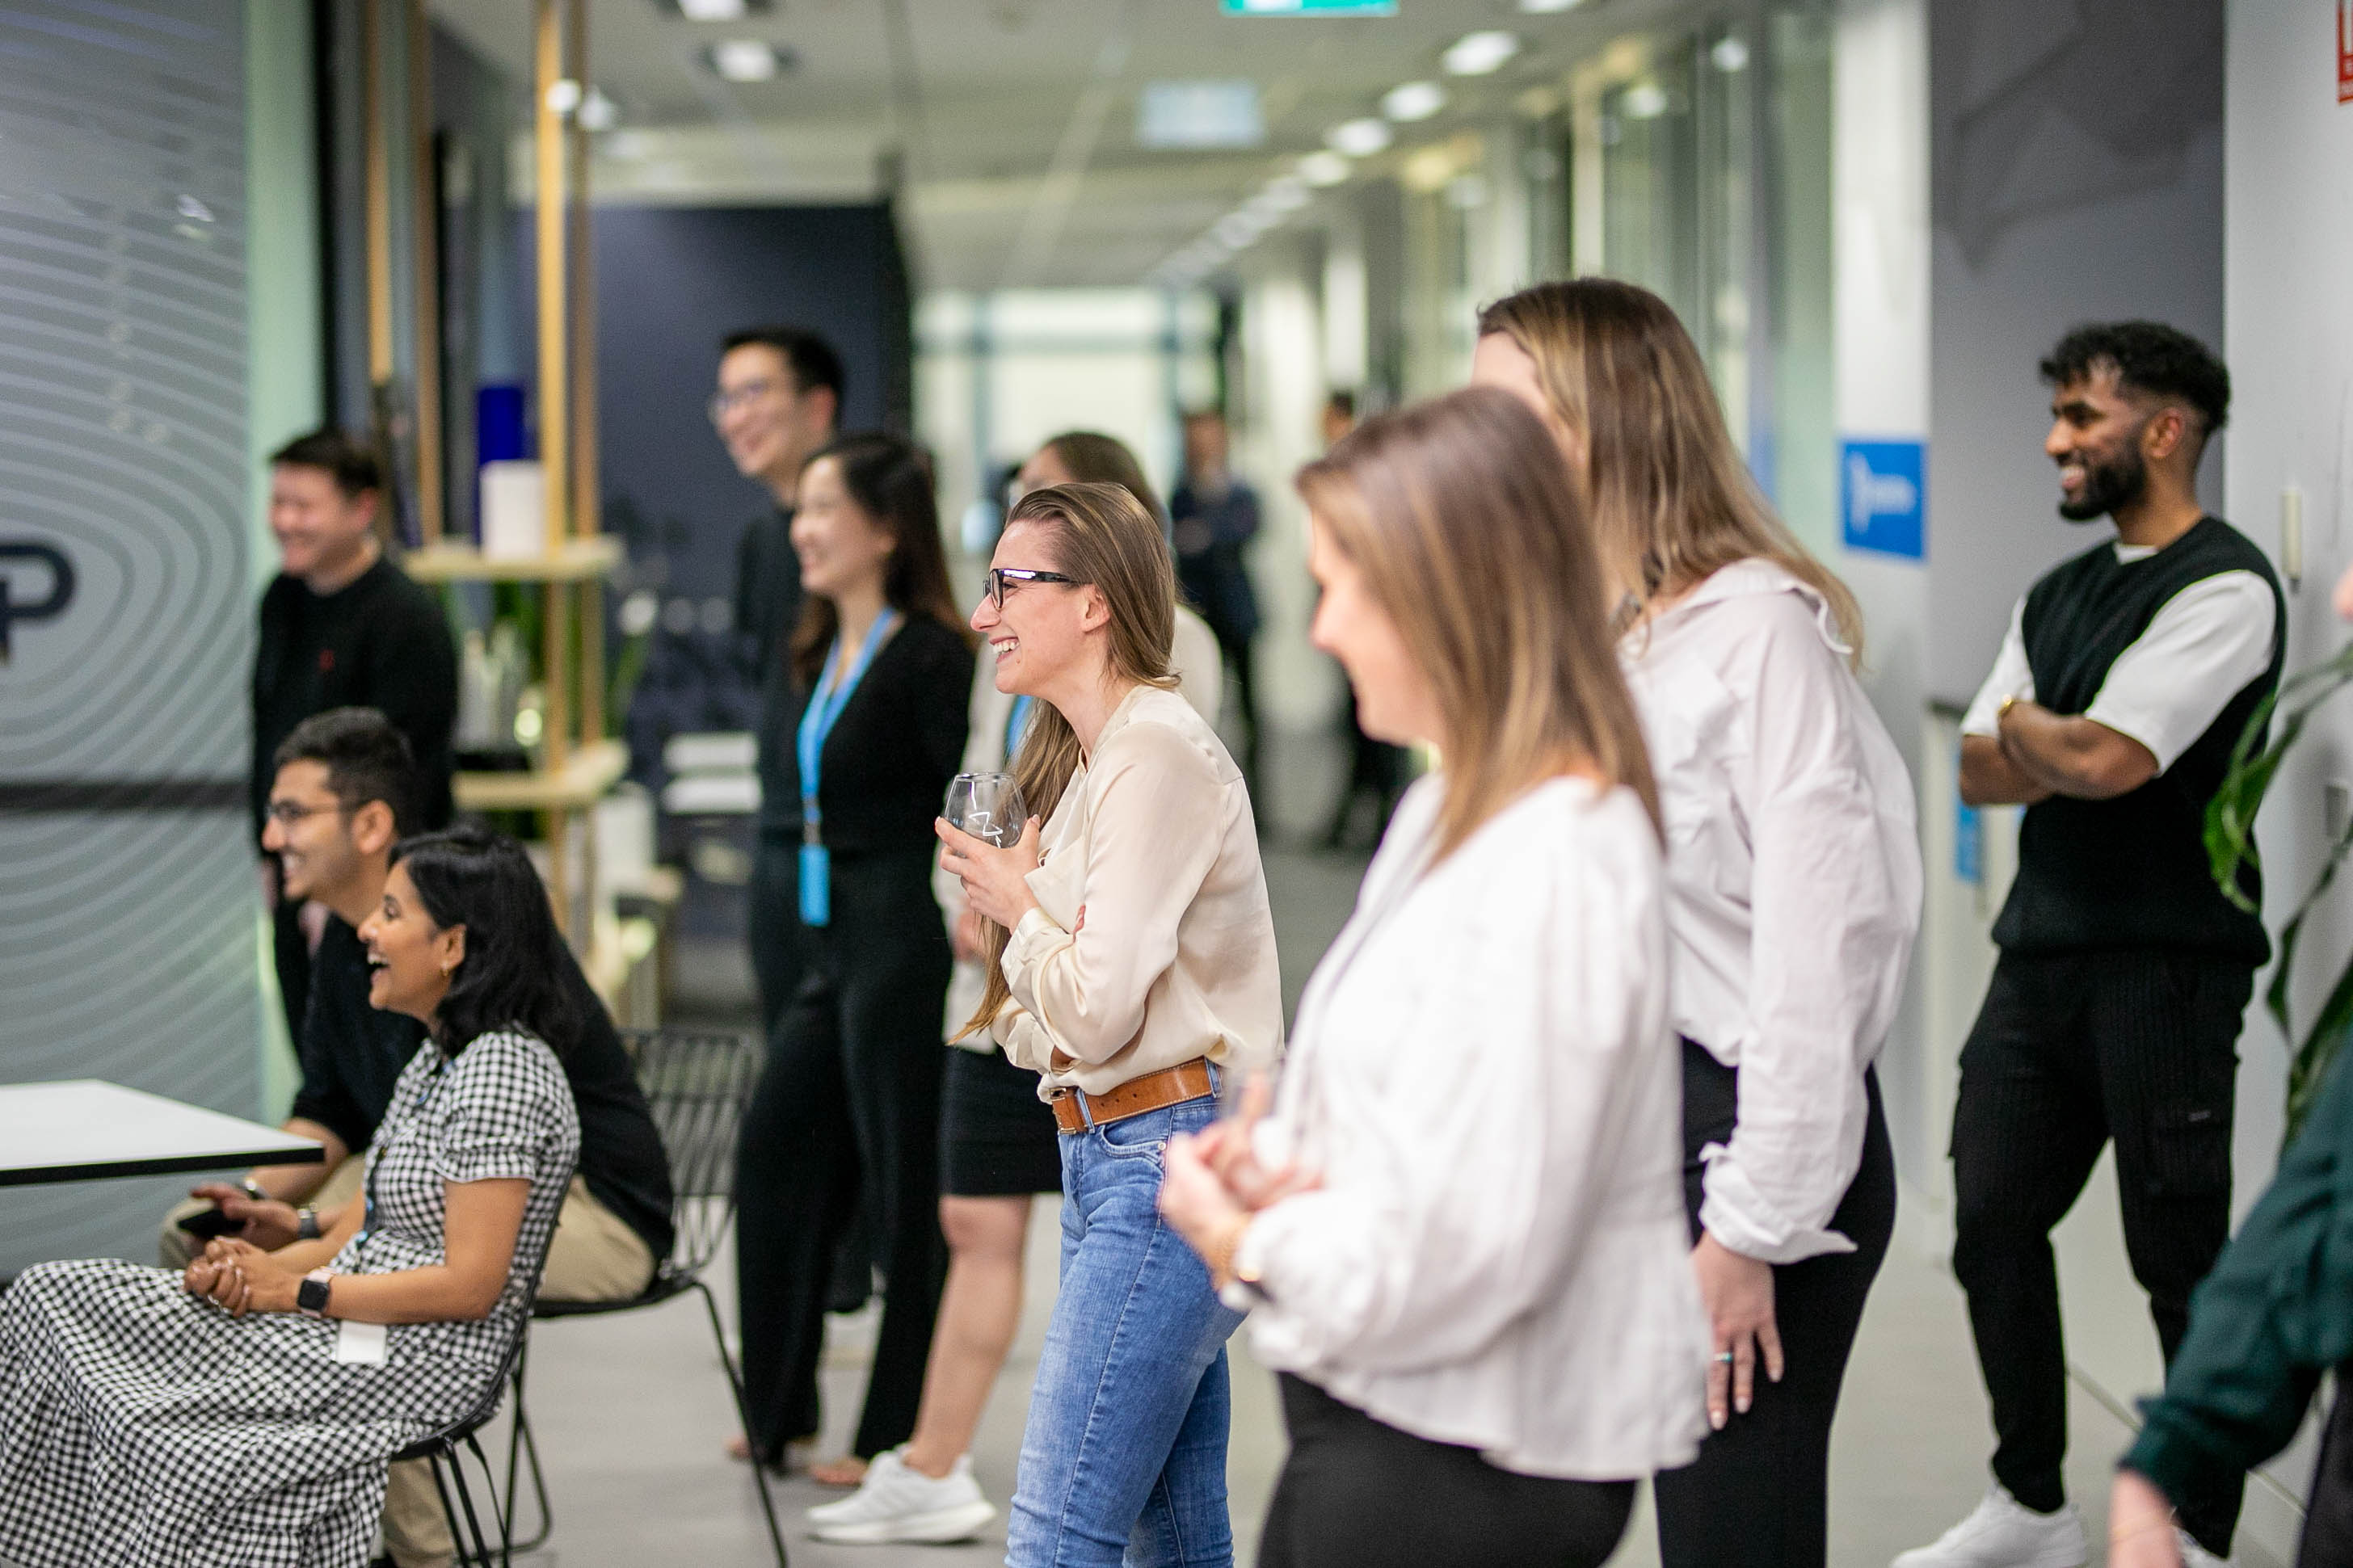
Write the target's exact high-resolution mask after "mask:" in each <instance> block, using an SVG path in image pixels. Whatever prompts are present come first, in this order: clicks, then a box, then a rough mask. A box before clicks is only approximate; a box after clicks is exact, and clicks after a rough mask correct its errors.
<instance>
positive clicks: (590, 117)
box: [580, 87, 621, 131]
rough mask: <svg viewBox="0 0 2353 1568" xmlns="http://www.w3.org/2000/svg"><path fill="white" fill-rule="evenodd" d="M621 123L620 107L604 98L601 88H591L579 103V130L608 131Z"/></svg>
mask: <svg viewBox="0 0 2353 1568" xmlns="http://www.w3.org/2000/svg"><path fill="white" fill-rule="evenodd" d="M620 122H621V106H620V105H619V104H617V103H615V102H614V101H613V100H611V99H609V98H607V97H606V96H605V89H603V88H601V87H592V88H590V89H588V96H587V97H586V98H585V99H583V100H581V102H580V129H582V130H583V131H610V130H611V129H613V127H614V126H616V125H618V124H619V123H620Z"/></svg>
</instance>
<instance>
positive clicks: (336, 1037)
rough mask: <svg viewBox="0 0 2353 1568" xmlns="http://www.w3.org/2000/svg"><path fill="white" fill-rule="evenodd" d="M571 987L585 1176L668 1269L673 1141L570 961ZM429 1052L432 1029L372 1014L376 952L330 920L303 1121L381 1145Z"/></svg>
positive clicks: (315, 1000)
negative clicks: (399, 1089)
mask: <svg viewBox="0 0 2353 1568" xmlns="http://www.w3.org/2000/svg"><path fill="white" fill-rule="evenodd" d="M563 955H564V956H563V963H564V971H565V972H564V974H563V976H562V980H563V983H564V984H565V987H566V988H567V989H569V990H570V991H571V992H572V994H573V1005H575V1007H577V1008H578V1009H579V1010H580V1016H581V1020H582V1027H581V1030H580V1037H579V1038H578V1039H577V1040H574V1041H572V1042H570V1046H569V1048H566V1047H565V1045H564V1044H563V1043H561V1042H554V1041H551V1042H550V1044H552V1045H554V1046H555V1047H556V1057H557V1058H558V1059H559V1060H560V1061H562V1062H563V1064H564V1076H565V1080H566V1081H567V1082H569V1083H570V1084H571V1086H572V1100H573V1103H574V1104H575V1106H576V1107H577V1108H578V1110H579V1112H580V1174H581V1176H582V1178H583V1179H584V1180H586V1182H587V1184H588V1191H589V1192H590V1193H591V1194H594V1195H595V1196H596V1201H597V1202H598V1203H601V1204H603V1205H605V1206H606V1207H607V1208H608V1209H611V1210H612V1211H613V1212H614V1213H615V1214H616V1215H619V1216H620V1218H621V1221H622V1223H623V1224H625V1225H627V1226H628V1227H629V1228H630V1229H631V1230H633V1231H636V1232H637V1233H638V1236H639V1237H643V1238H644V1240H645V1244H646V1247H647V1248H648V1249H649V1251H651V1252H652V1253H653V1255H654V1259H655V1261H656V1262H659V1261H660V1260H661V1259H662V1258H667V1257H668V1256H670V1163H669V1161H668V1159H667V1158H666V1157H665V1156H664V1154H663V1153H662V1143H661V1134H660V1133H659V1132H658V1131H656V1130H655V1128H654V1121H653V1113H652V1111H651V1110H649V1109H648V1107H647V1105H646V1097H645V1092H644V1090H642V1089H639V1088H638V1078H637V1072H636V1070H635V1069H634V1068H632V1067H631V1066H630V1065H629V1057H628V1052H627V1051H625V1050H623V1049H622V1048H621V1037H620V1036H618V1035H617V1034H616V1033H615V1032H614V1030H613V1019H612V1016H611V1015H609V1014H607V1012H606V1011H605V1005H604V1004H603V1003H602V1002H600V1001H598V1000H597V999H596V992H595V991H593V990H591V989H590V988H589V985H588V977H587V976H586V975H585V974H583V973H580V965H579V964H578V963H575V961H574V960H573V957H572V950H571V949H569V948H565V949H564V950H563ZM424 1043H425V1026H424V1025H422V1024H420V1023H418V1022H417V1020H416V1019H414V1018H411V1017H409V1016H406V1014H402V1013H381V1012H378V1011H377V1010H376V1009H375V1008H374V1007H371V1006H369V1005H368V968H367V950H366V949H364V948H363V947H362V946H361V945H360V939H359V933H358V932H357V931H353V929H352V928H351V927H350V926H349V925H348V924H346V923H345V922H344V921H341V920H337V919H333V918H330V919H329V920H328V921H327V930H326V933H325V934H324V935H323V936H322V937H321V938H320V939H319V951H318V953H317V955H316V956H315V957H314V958H312V960H311V1000H310V1004H309V1005H308V1006H307V1007H306V1008H305V1009H304V1011H303V1015H302V1047H301V1059H302V1087H301V1089H299V1090H297V1091H296V1092H295V1095H294V1109H293V1112H292V1114H294V1115H296V1116H300V1117H301V1118H303V1119H304V1120H306V1121H315V1122H317V1123H318V1124H319V1125H320V1126H322V1127H323V1128H325V1129H326V1130H327V1131H330V1132H332V1133H333V1134H334V1135H335V1136H336V1137H338V1138H340V1139H342V1140H343V1145H344V1147H345V1148H348V1149H350V1150H351V1151H352V1152H353V1153H357V1152H359V1151H361V1150H363V1149H364V1148H366V1147H367V1146H368V1144H369V1143H370V1142H373V1141H374V1140H375V1129H376V1123H378V1122H379V1121H383V1120H384V1113H385V1108H386V1107H387V1106H389V1105H390V1104H391V1103H392V1091H393V1089H394V1087H395V1086H396V1084H398V1082H399V1081H400V1074H401V1069H402V1068H406V1066H407V1065H408V1061H409V1058H412V1057H414V1056H415V1055H416V1054H417V1047H420V1046H422V1045H423V1044H424Z"/></svg>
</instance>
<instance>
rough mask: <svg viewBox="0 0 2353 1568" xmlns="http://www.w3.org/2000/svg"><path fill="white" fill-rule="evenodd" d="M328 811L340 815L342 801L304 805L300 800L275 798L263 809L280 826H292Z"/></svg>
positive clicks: (264, 813) (264, 814) (265, 814)
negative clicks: (330, 803) (329, 803)
mask: <svg viewBox="0 0 2353 1568" xmlns="http://www.w3.org/2000/svg"><path fill="white" fill-rule="evenodd" d="M327 811H332V812H334V813H336V814H337V815H338V816H340V815H341V814H342V813H343V805H342V804H341V803H340V802H338V803H337V804H336V805H303V804H302V803H301V801H299V800H273V801H271V802H270V803H269V805H268V806H267V807H266V808H265V809H264V810H263V812H262V815H263V816H267V817H268V818H269V820H270V821H272V822H274V823H276V824H278V826H280V827H291V826H294V825H295V824H296V823H298V822H301V821H303V820H305V819H307V818H309V817H313V816H318V815H319V814H320V813H322V812H327Z"/></svg>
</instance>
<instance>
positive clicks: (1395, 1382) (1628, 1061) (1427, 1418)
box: [1235, 774, 1709, 1479]
mask: <svg viewBox="0 0 2353 1568" xmlns="http://www.w3.org/2000/svg"><path fill="white" fill-rule="evenodd" d="M1443 790H1444V782H1443V775H1442V774H1432V775H1430V777H1428V778H1425V779H1423V780H1421V781H1419V783H1417V784H1415V785H1414V786H1413V787H1412V788H1411V789H1410V790H1409V791H1408V792H1407V794H1406V796H1405V799H1404V801H1403V802H1402V803H1401V804H1400V805H1399V806H1398V814H1397V817H1396V820H1395V821H1394V822H1393V823H1392V824H1391V826H1390V827H1389V830H1388V837H1386V838H1384V839H1383V840H1382V843H1381V848H1380V853H1379V854H1378V855H1377V856H1376V857H1375V858H1374V860H1373V864H1372V868H1371V869H1370V871H1369V872H1367V873H1366V879H1365V884H1364V889H1363V890H1362V892H1361V893H1360V894H1359V896H1358V898H1357V900H1356V914H1355V915H1354V917H1353V918H1352V919H1351V920H1350V921H1349V922H1348V925H1347V927H1346V929H1345V930H1344V931H1342V932H1341V934H1340V937H1339V939H1338V941H1336V942H1335V943H1334V944H1333V947H1332V950H1331V952H1329V953H1328V954H1327V955H1326V956H1325V958H1324V963H1323V964H1322V965H1321V966H1320V967H1319V968H1318V969H1317V971H1316V973H1315V977H1314V980H1313V981H1311V982H1310V983H1309V985H1308V989H1307V994H1306V997H1305V999H1304V1000H1303V1003H1302V1004H1301V1007H1300V1019H1299V1030H1298V1034H1297V1037H1296V1038H1295V1039H1294V1040H1293V1045H1292V1052H1291V1058H1290V1061H1289V1064H1288V1066H1287V1068H1286V1069H1285V1071H1284V1074H1283V1078H1282V1085H1281V1088H1280V1091H1279V1094H1278V1106H1277V1113H1276V1116H1275V1117H1274V1118H1273V1119H1272V1120H1271V1121H1270V1123H1269V1125H1268V1129H1267V1131H1269V1132H1271V1134H1272V1136H1271V1138H1270V1139H1269V1142H1272V1143H1275V1144H1278V1145H1282V1144H1287V1145H1288V1146H1289V1148H1290V1149H1291V1151H1293V1152H1295V1153H1296V1154H1297V1156H1298V1157H1299V1158H1300V1159H1301V1160H1302V1161H1303V1163H1305V1164H1306V1165H1307V1166H1309V1167H1310V1168H1312V1169H1314V1170H1315V1171H1317V1172H1319V1173H1321V1176H1322V1181H1323V1185H1322V1187H1321V1188H1320V1189H1319V1190H1316V1191H1313V1192H1308V1193H1304V1194H1299V1195H1297V1196H1293V1197H1290V1198H1286V1199H1284V1200H1283V1201H1282V1202H1281V1203H1278V1204H1275V1205H1271V1207H1269V1208H1267V1209H1264V1210H1262V1211H1261V1212H1260V1214H1259V1215H1257V1216H1256V1217H1255V1218H1254V1219H1252V1221H1251V1222H1250V1227H1249V1229H1248V1230H1246V1231H1245V1232H1244V1233H1243V1236H1242V1239H1241V1243H1240V1247H1239V1248H1238V1249H1237V1254H1236V1259H1237V1262H1238V1264H1239V1265H1240V1268H1241V1270H1242V1271H1243V1272H1244V1273H1246V1274H1253V1275H1255V1277H1256V1278H1257V1279H1258V1280H1259V1285H1258V1289H1257V1290H1256V1291H1255V1292H1248V1294H1250V1297H1251V1299H1252V1300H1254V1301H1255V1303H1256V1304H1255V1308H1254V1310H1253V1312H1252V1315H1251V1319H1250V1338H1251V1343H1252V1345H1253V1347H1254V1348H1255V1350H1256V1352H1257V1353H1258V1356H1259V1358H1260V1359H1261V1361H1263V1362H1265V1363H1268V1364H1270V1365H1271V1366H1274V1367H1277V1368H1280V1369H1282V1370H1284V1371H1288V1372H1293V1373H1298V1374H1299V1375H1300V1376H1302V1377H1304V1378H1306V1379H1307V1380H1309V1381H1310V1382H1312V1383H1314V1384H1317V1385H1318V1386H1320V1387H1322V1388H1324V1390H1325V1391H1327V1392H1328V1393H1330V1394H1332V1395H1333V1397H1335V1398H1336V1399H1339V1400H1341V1401H1343V1402H1344V1403H1345V1404H1348V1405H1354V1406H1356V1408H1358V1409H1360V1410H1363V1411H1365V1412H1366V1414H1368V1415H1372V1416H1373V1417H1374V1418H1376V1419H1377V1420H1379V1421H1382V1422H1385V1423H1387V1424H1388V1425H1389V1426H1395V1427H1398V1429H1400V1430H1402V1431H1406V1432H1410V1433H1412V1434H1414V1435H1416V1436H1421V1437H1427V1438H1430V1439H1431V1440H1433V1441H1436V1442H1442V1443H1454V1444H1461V1445H1466V1446H1469V1447H1475V1448H1477V1449H1478V1450H1479V1451H1480V1452H1481V1453H1482V1455H1484V1456H1485V1457H1486V1458H1487V1459H1488V1460H1489V1461H1490V1462H1491V1463H1493V1464H1495V1465H1497V1466H1500V1467H1501V1468H1504V1469H1508V1470H1514V1471H1518V1472H1521V1473H1523V1474H1527V1475H1538V1476H1567V1477H1579V1478H1584V1479H1623V1478H1632V1477H1640V1476H1646V1475H1649V1474H1651V1472H1652V1471H1654V1470H1658V1469H1661V1468H1667V1467H1670V1466H1674V1465H1681V1464H1684V1463H1686V1462H1688V1461H1689V1460H1690V1459H1691V1458H1692V1457H1693V1455H1694V1454H1695V1453H1696V1452H1697V1451H1698V1444H1699V1438H1700V1436H1701V1433H1702V1432H1703V1431H1704V1426H1705V1417H1704V1412H1703V1409H1702V1401H1703V1396H1704V1383H1705V1374H1706V1367H1707V1352H1708V1343H1709V1341H1708V1333H1707V1325H1706V1322H1705V1321H1704V1317H1703V1315H1702V1313H1701V1310H1700V1304H1699V1292H1698V1287H1697V1285H1696V1284H1695V1283H1694V1279H1693V1275H1692V1270H1691V1264H1690V1247H1689V1241H1688V1237H1689V1231H1688V1229H1687V1228H1686V1224H1685V1220H1684V1217H1683V1185H1682V1167H1683V1144H1682V1138H1681V1135H1680V1131H1679V1129H1680V1126H1681V1111H1680V1099H1679V1085H1680V1083H1681V1078H1682V1075H1681V1070H1680V1068H1681V1063H1680V1060H1679V1058H1678V1057H1677V1054H1676V1047H1675V1042H1674V1037H1673V1035H1672V1031H1671V1030H1670V1029H1669V1028H1668V1026H1667V1011H1666V1009H1667V934H1666V910H1665V894H1664V889H1663V888H1662V884H1661V870H1660V859H1659V847H1658V840H1657V837H1656V836H1655V835H1654V834H1653V832H1652V830H1651V822H1650V818H1649V817H1648V816H1646V815H1645V814H1644V812H1643V810H1642V806H1641V802H1640V801H1639V800H1638V799H1637V798H1636V797H1635V796H1634V795H1633V794H1632V793H1631V792H1630V791H1628V790H1623V789H1617V790H1612V791H1610V792H1609V793H1608V794H1606V795H1604V794H1601V793H1599V791H1598V790H1597V788H1596V787H1595V786H1594V785H1593V784H1589V783H1588V782H1585V781H1582V780H1573V779H1556V780H1554V781H1552V782H1550V783H1547V784H1543V785H1541V786H1539V787H1538V788H1536V789H1535V790H1532V791H1530V792H1529V793H1528V794H1526V795H1523V796H1522V797H1521V798H1520V799H1519V800H1517V801H1515V802H1514V803H1513V804H1512V805H1509V806H1507V807H1505V808H1504V810H1503V811H1501V812H1498V813H1497V814H1496V815H1495V816H1493V818H1491V819H1490V820H1489V821H1487V822H1486V823H1485V824H1483V825H1482V826H1481V827H1480V828H1479V830H1478V831H1477V832H1476V833H1474V834H1473V835H1472V837H1470V838H1469V839H1468V840H1467V841H1465V842H1464V843H1463V844H1462V845H1461V847H1458V848H1457V849H1456V850H1455V851H1454V853H1453V854H1452V855H1451V856H1449V857H1448V858H1446V859H1445V860H1443V861H1441V862H1440V863H1439V864H1438V865H1437V866H1436V867H1434V868H1431V867H1429V866H1428V862H1429V858H1430V848H1431V838H1432V835H1433V834H1434V833H1435V831H1436V826H1437V817H1438V809H1439V805H1440V800H1441V798H1442V794H1443ZM1235 1289H1236V1300H1235V1304H1236V1305H1238V1306H1239V1305H1242V1304H1244V1303H1243V1301H1242V1300H1241V1299H1240V1297H1241V1295H1242V1294H1243V1293H1244V1291H1245V1288H1240V1287H1237V1288H1235Z"/></svg>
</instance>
